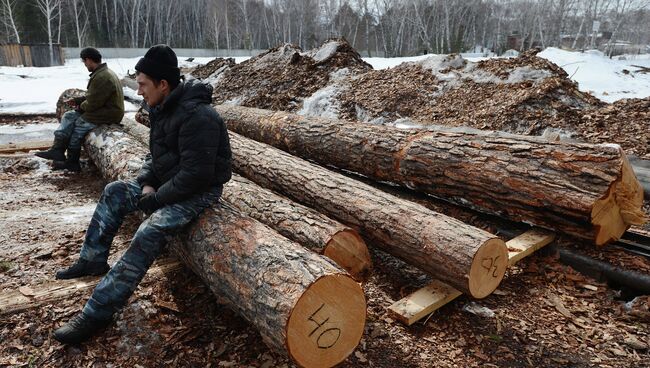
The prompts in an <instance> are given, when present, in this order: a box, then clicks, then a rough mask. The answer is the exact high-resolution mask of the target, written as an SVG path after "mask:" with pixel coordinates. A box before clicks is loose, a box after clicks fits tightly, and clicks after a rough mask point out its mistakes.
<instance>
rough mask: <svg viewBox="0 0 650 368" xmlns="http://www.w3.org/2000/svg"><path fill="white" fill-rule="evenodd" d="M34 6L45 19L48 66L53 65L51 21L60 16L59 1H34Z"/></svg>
mask: <svg viewBox="0 0 650 368" xmlns="http://www.w3.org/2000/svg"><path fill="white" fill-rule="evenodd" d="M36 5H37V6H38V9H39V10H40V11H41V14H43V16H44V17H45V22H46V28H47V43H48V45H49V47H50V65H54V49H53V47H52V21H53V20H54V19H55V18H57V17H60V16H61V12H60V10H61V8H60V5H61V0H36Z"/></svg>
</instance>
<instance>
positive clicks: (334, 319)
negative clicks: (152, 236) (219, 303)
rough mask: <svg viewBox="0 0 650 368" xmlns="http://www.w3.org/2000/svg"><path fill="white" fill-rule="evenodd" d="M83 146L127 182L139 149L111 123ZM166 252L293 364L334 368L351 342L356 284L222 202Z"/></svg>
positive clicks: (358, 298) (357, 318)
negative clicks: (181, 262)
mask: <svg viewBox="0 0 650 368" xmlns="http://www.w3.org/2000/svg"><path fill="white" fill-rule="evenodd" d="M85 147H86V149H87V151H88V153H89V155H90V157H91V158H92V159H93V161H94V162H95V163H96V164H97V166H98V167H99V169H100V170H101V172H102V174H103V175H104V177H105V178H107V179H109V180H114V179H117V178H127V177H133V176H134V175H135V173H136V172H137V171H138V169H139V166H140V165H138V164H141V163H142V158H143V157H144V154H145V153H146V152H147V150H146V149H145V148H144V146H143V145H142V144H140V143H138V142H137V141H135V140H134V139H133V138H132V137H131V136H130V135H128V134H126V133H125V132H123V131H122V130H120V129H119V128H118V127H116V126H101V127H99V128H97V129H95V130H93V131H92V132H91V133H90V134H88V136H87V138H86V141H85ZM169 247H170V249H171V250H172V251H173V252H174V253H176V254H177V255H179V257H180V259H181V260H182V261H183V262H184V263H185V264H186V265H187V266H189V267H190V268H191V269H192V270H193V271H194V272H195V273H196V274H197V275H199V276H200V277H201V279H202V280H203V281H204V282H205V283H206V284H207V285H208V287H209V288H210V290H211V291H212V292H213V293H214V294H215V295H217V296H218V297H219V298H220V299H222V300H224V301H226V302H227V303H228V304H229V305H230V307H231V308H233V309H234V310H235V311H237V312H238V313H239V314H240V315H242V316H243V317H244V318H246V319H247V320H248V321H249V322H250V323H252V324H253V325H255V326H256V327H257V329H258V330H259V332H260V334H261V335H262V337H263V339H264V341H265V342H266V343H267V344H268V345H269V346H271V347H273V348H276V349H278V350H280V351H283V352H286V353H288V355H289V356H290V357H291V358H292V359H294V360H295V361H296V362H297V363H298V364H299V365H301V366H317V367H329V366H332V365H335V364H337V363H339V362H341V361H342V360H344V359H345V358H346V357H347V356H348V355H349V354H350V353H352V351H353V350H354V348H355V347H356V345H357V344H358V343H359V340H360V338H361V335H362V334H363V329H364V324H365V313H366V312H365V308H366V304H365V298H364V295H363V290H362V289H361V287H360V286H359V284H357V283H356V282H354V281H353V280H352V278H350V277H349V276H348V275H347V274H346V273H345V272H344V271H342V270H340V269H339V268H337V267H335V266H334V265H333V264H332V263H330V262H328V261H326V259H325V258H323V257H322V256H320V255H317V254H315V253H313V252H309V251H307V250H306V249H304V248H303V247H301V246H299V245H298V244H296V243H293V242H291V241H289V240H288V239H286V238H284V237H282V236H281V235H279V234H277V233H276V232H274V231H273V230H271V229H270V228H268V227H266V226H265V225H262V224H261V223H259V222H257V221H256V220H253V219H251V218H248V217H245V216H243V215H241V214H240V213H239V212H238V211H236V210H235V209H234V208H232V207H231V206H230V205H229V204H227V203H223V204H222V205H221V206H215V208H212V209H208V210H206V211H204V213H203V214H201V216H200V217H199V219H198V220H197V221H195V222H194V223H192V224H191V225H190V226H189V227H188V228H187V230H186V231H185V232H184V233H182V234H180V235H179V236H178V237H177V239H176V240H175V241H172V242H171V243H170V244H169Z"/></svg>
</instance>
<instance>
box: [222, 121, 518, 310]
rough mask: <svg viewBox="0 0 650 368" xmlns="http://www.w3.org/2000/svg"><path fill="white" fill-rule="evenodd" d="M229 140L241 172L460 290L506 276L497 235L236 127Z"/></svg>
mask: <svg viewBox="0 0 650 368" xmlns="http://www.w3.org/2000/svg"><path fill="white" fill-rule="evenodd" d="M230 144H231V147H232V152H233V168H234V169H235V170H236V171H238V172H239V173H240V174H242V175H243V176H246V177H247V178H249V179H251V180H253V181H254V182H256V183H258V184H259V185H261V186H263V187H266V188H269V189H272V190H273V191H275V192H278V193H282V194H284V195H287V196H288V197H290V198H292V199H294V200H296V201H298V202H300V203H302V204H305V205H307V206H309V207H311V208H315V209H317V210H318V211H319V212H323V213H325V214H327V215H329V216H332V217H333V218H336V219H338V220H339V221H341V222H342V223H344V224H347V225H349V226H352V227H354V228H356V229H360V230H361V232H362V234H363V235H364V236H366V237H368V238H369V239H371V240H372V241H373V243H374V245H375V246H377V247H382V248H383V249H384V250H386V251H387V252H388V253H391V254H393V255H395V256H396V257H399V258H401V259H403V260H405V261H406V262H408V263H410V264H413V265H415V266H417V267H419V268H420V269H422V270H424V271H426V272H429V273H430V274H432V275H435V276H436V277H437V278H440V279H441V280H443V281H445V282H447V283H449V284H450V285H453V286H454V287H455V288H457V289H458V290H460V291H462V292H464V293H466V294H468V295H471V296H472V297H475V298H483V297H485V296H487V295H489V294H490V293H491V292H492V291H494V289H496V287H497V286H498V285H499V283H500V282H501V279H502V278H503V275H504V273H505V269H506V266H507V262H508V254H507V249H506V246H505V243H504V242H503V241H502V240H501V239H499V238H497V237H496V236H495V235H492V234H490V233H488V232H486V231H483V230H481V229H478V228H475V227H473V226H470V225H467V224H465V223H463V222H461V221H458V220H456V219H454V218H451V217H449V216H445V215H443V214H439V213H436V212H433V211H431V210H429V209H427V208H425V207H423V206H421V205H418V204H415V203H412V202H409V201H405V200H402V199H399V198H397V197H394V196H392V195H390V194H387V193H385V192H382V191H380V190H377V189H375V188H373V187H371V186H369V185H366V184H363V183H361V182H359V181H357V180H353V179H350V178H348V177H345V176H343V175H340V174H337V173H334V172H332V171H330V170H327V169H324V168H322V167H320V166H317V165H314V164H311V163H309V162H307V161H305V160H302V159H300V158H297V157H294V156H291V155H289V154H287V153H285V152H282V151H280V150H278V149H275V148H273V147H270V146H268V145H265V144H262V143H258V142H255V141H253V140H250V139H248V138H245V137H242V136H240V135H238V134H236V133H232V132H231V134H230Z"/></svg>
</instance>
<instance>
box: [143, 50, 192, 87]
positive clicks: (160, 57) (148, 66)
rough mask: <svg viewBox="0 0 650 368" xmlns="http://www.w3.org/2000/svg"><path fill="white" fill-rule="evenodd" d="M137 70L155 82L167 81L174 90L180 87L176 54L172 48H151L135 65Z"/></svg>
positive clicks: (179, 73)
mask: <svg viewBox="0 0 650 368" xmlns="http://www.w3.org/2000/svg"><path fill="white" fill-rule="evenodd" d="M135 70H137V71H139V72H141V73H144V74H146V75H148V76H150V77H151V78H153V79H155V80H163V79H164V80H166V81H167V82H168V83H169V85H170V86H171V87H172V89H173V88H174V87H176V86H177V85H178V83H179V81H180V79H181V70H180V69H178V58H177V57H176V53H175V52H174V50H172V49H171V47H169V46H167V45H162V44H161V45H155V46H151V48H150V49H149V51H147V53H146V54H144V57H143V58H141V59H140V61H138V63H137V64H136V65H135Z"/></svg>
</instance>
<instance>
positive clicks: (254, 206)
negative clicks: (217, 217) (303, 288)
mask: <svg viewBox="0 0 650 368" xmlns="http://www.w3.org/2000/svg"><path fill="white" fill-rule="evenodd" d="M122 125H123V127H124V130H125V131H126V132H128V133H129V134H131V135H133V137H134V138H135V139H137V140H139V141H140V142H142V143H145V144H146V143H147V142H148V140H149V128H147V127H145V126H144V125H142V124H138V123H136V122H135V121H133V120H131V119H127V118H124V119H123V120H122ZM223 198H224V199H225V200H226V201H227V202H229V203H230V204H232V205H233V206H234V207H235V208H237V209H238V210H239V211H241V212H242V213H243V214H244V215H247V216H250V217H252V218H254V219H256V220H258V221H260V222H262V223H263V224H265V225H267V226H269V227H271V228H272V229H273V230H275V231H277V232H279V233H280V234H282V235H284V236H285V237H287V238H289V239H291V240H293V241H295V242H297V243H299V244H301V245H303V246H305V247H307V248H309V249H311V250H313V251H315V252H317V253H321V254H324V255H325V256H327V257H328V258H330V259H332V260H333V261H334V262H336V264H338V265H339V266H341V267H342V268H343V269H345V270H346V271H348V272H349V273H350V274H351V275H352V277H354V278H355V279H356V280H359V281H363V280H365V279H366V278H367V276H368V275H369V273H370V269H371V267H372V261H371V259H370V253H369V252H368V248H367V246H366V244H365V242H364V241H363V239H361V237H360V236H359V234H358V233H357V232H356V231H355V230H354V229H352V228H350V227H348V226H345V225H343V224H341V223H340V222H338V221H334V220H332V219H330V218H329V217H327V216H324V215H323V214H321V213H319V212H316V211H314V210H312V209H310V208H308V207H305V206H302V205H300V204H298V203H296V202H294V201H292V200H290V199H288V198H286V197H283V196H280V195H277V194H275V193H273V192H272V191H270V190H268V189H265V188H262V187H260V186H259V185H257V184H255V183H253V182H251V181H250V180H247V179H245V178H243V177H241V176H239V175H237V174H233V177H232V180H231V181H230V182H228V183H227V184H226V185H225V187H224V192H223Z"/></svg>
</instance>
